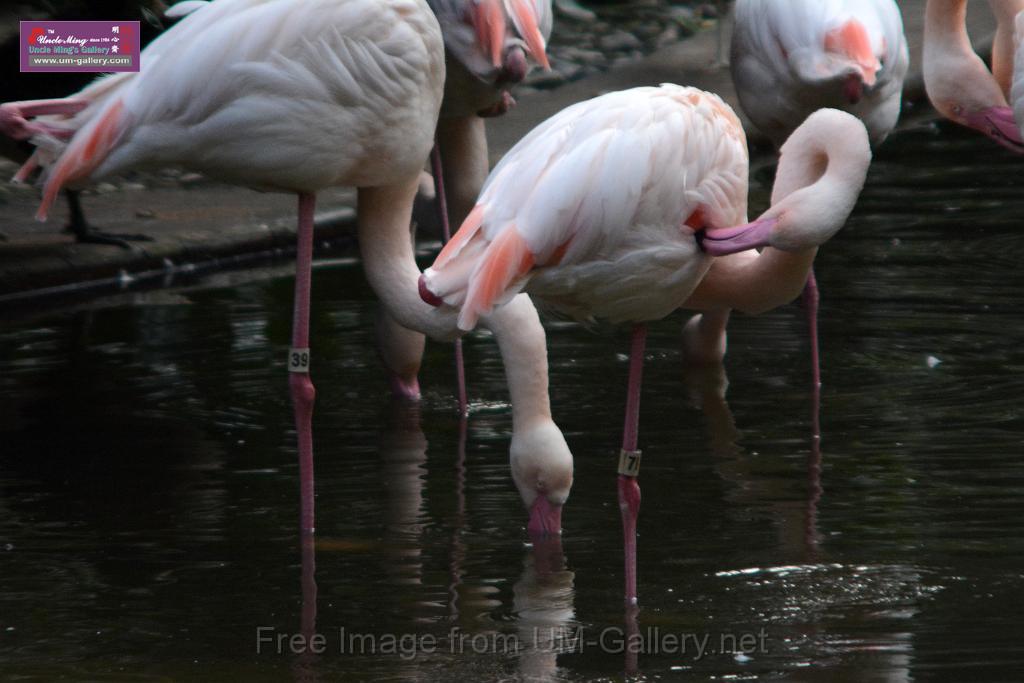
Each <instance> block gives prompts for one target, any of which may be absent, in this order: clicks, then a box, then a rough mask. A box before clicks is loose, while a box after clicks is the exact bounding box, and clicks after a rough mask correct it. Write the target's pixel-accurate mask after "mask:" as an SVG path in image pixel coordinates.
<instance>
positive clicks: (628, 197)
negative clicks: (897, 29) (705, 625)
mask: <svg viewBox="0 0 1024 683" xmlns="http://www.w3.org/2000/svg"><path fill="white" fill-rule="evenodd" d="M870 158H871V152H870V147H869V144H868V137H867V133H866V131H865V129H864V126H863V125H862V124H861V123H860V122H859V121H858V120H857V119H856V118H854V117H852V116H850V115H848V114H845V113H843V112H838V111H835V110H824V111H821V112H817V113H815V114H814V115H813V116H811V117H809V118H808V120H807V121H806V122H805V124H804V125H802V126H801V127H800V128H799V129H798V131H797V132H796V133H794V135H793V138H792V140H791V141H790V142H789V143H787V144H786V146H785V147H784V150H783V156H782V161H781V162H780V167H779V174H780V177H781V178H783V179H789V180H788V181H784V182H788V183H791V184H792V185H791V187H792V186H793V185H795V186H798V187H799V188H800V189H794V191H792V192H791V193H790V194H788V195H787V196H786V197H784V198H780V200H779V201H778V202H777V203H775V204H774V205H773V206H772V207H771V208H770V209H769V210H768V211H767V212H766V213H765V214H764V215H762V216H761V217H760V218H759V219H758V220H756V221H754V222H753V223H749V224H745V223H744V222H745V220H746V206H747V205H746V193H747V167H748V160H747V149H746V140H745V137H744V135H743V129H742V127H741V126H740V123H739V120H738V119H737V118H736V116H735V114H734V113H733V112H732V110H731V109H729V107H728V106H727V105H725V104H724V103H723V102H722V101H721V100H720V99H719V98H718V97H716V96H714V95H710V94H708V93H704V92H702V91H700V90H696V89H693V88H683V87H679V86H674V85H663V86H661V87H660V88H637V89H633V90H627V91H622V92H615V93H610V94H608V95H604V96H601V97H598V98H595V99H593V100H590V101H587V102H582V103H579V104H576V105H574V106H572V107H569V108H567V109H565V110H563V111H562V112H560V113H558V114H556V115H555V116H553V117H552V118H550V119H548V120H547V121H545V122H544V123H542V124H541V125H540V126H538V127H537V128H535V129H534V130H533V131H532V132H531V133H530V134H529V135H527V136H526V137H525V138H523V140H521V141H520V142H519V143H518V144H517V145H516V146H515V147H514V148H513V149H512V150H511V151H510V152H509V153H508V154H507V155H506V156H505V158H504V159H502V161H501V162H500V163H499V164H498V165H497V166H496V167H495V169H494V171H493V172H492V173H491V175H490V176H489V178H488V181H487V183H486V184H485V186H484V189H483V192H482V193H481V195H480V198H479V201H478V203H477V205H476V206H475V207H474V209H473V211H472V212H471V213H470V215H469V217H468V218H467V219H466V221H465V223H463V225H462V227H461V228H460V229H459V232H458V233H457V234H456V235H455V237H454V238H453V239H452V241H451V242H449V243H448V245H447V246H446V247H445V248H444V249H443V250H442V251H441V253H440V254H439V255H438V257H437V260H436V261H435V263H434V265H433V266H432V267H431V268H428V269H427V271H426V272H425V273H424V275H423V277H422V278H421V281H420V294H421V296H422V297H423V299H424V300H425V301H427V302H428V303H431V304H432V305H436V306H439V307H440V313H442V314H444V315H447V314H450V312H452V311H456V312H457V313H458V325H459V327H460V328H461V329H464V330H466V329H472V328H473V327H474V326H475V325H476V323H477V320H478V318H479V316H481V315H486V314H488V313H489V312H490V311H491V310H492V308H494V307H495V306H500V305H501V304H502V302H505V301H508V300H509V299H510V298H511V297H512V296H514V295H515V294H516V293H517V292H520V291H526V292H529V293H530V294H531V295H532V296H533V297H534V298H536V299H537V300H538V301H540V302H541V303H543V304H545V305H547V306H550V307H552V308H555V309H557V310H559V311H561V312H564V313H567V314H569V315H572V316H574V317H577V318H590V317H597V318H603V319H606V320H609V321H611V322H613V323H616V322H620V323H621V322H628V323H632V324H633V325H634V333H633V343H632V349H631V360H630V374H629V391H628V396H627V404H626V405H627V407H626V422H625V430H624V437H623V446H622V452H621V454H620V465H619V472H620V475H619V504H620V508H621V510H622V518H623V529H624V533H625V539H626V549H625V556H626V599H627V602H630V603H634V602H635V601H636V542H635V529H636V515H637V512H638V509H639V503H640V493H639V487H638V486H637V483H636V474H637V473H638V464H639V457H640V453H639V451H638V450H637V422H638V413H639V397H640V379H641V371H642V361H643V349H644V340H645V334H646V332H645V326H644V324H645V323H646V322H647V321H650V320H657V319H659V318H662V317H664V316H666V315H668V314H669V313H671V312H672V311H674V310H675V309H677V308H679V307H680V306H681V305H683V304H684V303H685V302H686V301H687V300H688V299H689V298H690V297H691V295H692V294H693V292H694V290H695V288H696V287H697V285H698V284H699V283H700V281H701V279H702V278H704V277H705V275H706V274H707V272H708V269H709V268H710V267H711V265H712V262H713V261H714V259H713V258H712V255H727V254H731V253H734V252H737V251H744V250H747V249H752V248H755V247H762V246H771V247H774V248H775V249H777V250H781V251H786V252H802V253H803V252H807V251H808V250H813V249H814V248H816V247H817V246H818V245H819V244H821V243H823V242H824V241H826V240H827V239H828V238H829V237H831V235H832V234H834V233H835V231H836V230H838V229H839V228H840V227H841V226H842V224H843V223H844V222H845V220H846V216H847V215H848V214H849V212H850V210H851V209H852V208H853V205H854V203H855V201H856V199H857V196H858V194H859V192H860V189H861V187H862V186H863V183H864V178H865V175H866V173H867V167H868V164H869V162H870ZM795 179H799V180H800V181H801V182H798V183H794V180H795ZM773 251H774V250H773ZM499 310H500V309H499ZM546 466H547V464H546V463H544V462H543V461H539V462H537V463H536V467H539V468H541V469H542V470H543V469H545V468H546ZM545 479H546V480H547V481H548V482H549V484H548V487H549V488H548V489H547V490H548V491H549V493H548V496H547V501H546V502H545V501H544V500H543V499H541V498H539V497H538V499H537V501H536V502H535V506H536V505H540V506H543V507H545V508H548V509H547V511H546V512H545V514H542V515H540V517H541V520H540V521H544V520H545V519H548V520H549V521H550V522H552V523H553V522H554V521H556V520H557V519H558V517H557V515H558V514H560V513H559V508H560V503H561V502H562V500H561V492H562V487H561V486H560V484H561V482H560V481H559V479H558V478H557V477H556V476H548V477H545ZM552 526H553V525H552ZM540 530H544V529H540ZM548 530H553V529H552V527H550V526H549V527H548Z"/></svg>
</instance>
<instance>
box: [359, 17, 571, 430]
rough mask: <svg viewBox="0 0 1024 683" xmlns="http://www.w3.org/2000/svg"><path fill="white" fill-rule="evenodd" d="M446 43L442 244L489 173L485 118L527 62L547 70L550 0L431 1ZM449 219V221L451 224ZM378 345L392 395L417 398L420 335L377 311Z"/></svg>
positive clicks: (439, 196)
mask: <svg viewBox="0 0 1024 683" xmlns="http://www.w3.org/2000/svg"><path fill="white" fill-rule="evenodd" d="M428 4H429V5H430V7H431V9H433V11H434V13H435V15H436V16H437V19H438V22H439V23H440V25H441V34H442V35H443V36H444V41H445V55H446V72H447V77H446V80H445V90H444V99H443V100H442V102H441V118H440V120H439V121H438V126H437V140H436V144H435V146H434V150H433V153H432V154H431V171H432V172H433V176H434V182H435V187H436V200H437V203H438V213H439V215H440V218H441V225H442V233H443V237H444V239H445V241H447V240H448V238H449V237H450V234H449V228H448V225H449V222H450V221H451V222H454V223H455V224H459V223H461V222H462V220H463V219H464V218H465V217H466V214H468V213H469V210H470V209H471V208H472V207H473V203H474V202H475V201H476V196H477V194H478V193H479V192H480V187H481V185H482V184H483V181H484V179H485V178H486V177H487V171H488V168H489V166H490V160H489V158H488V154H487V133H486V128H485V123H484V121H485V119H486V118H490V117H493V116H499V115H501V114H503V113H505V112H506V111H508V110H509V109H510V108H511V107H512V106H513V105H514V103H515V100H514V99H513V98H512V94H511V90H512V88H513V87H514V86H515V85H517V84H518V83H520V82H521V81H522V80H523V79H524V78H525V77H526V75H527V73H528V72H529V70H530V68H531V66H532V65H534V64H537V65H540V66H542V67H544V68H549V67H550V64H549V62H548V57H547V51H546V48H547V39H548V37H549V36H550V34H551V25H552V12H551V3H550V0H428ZM449 218H450V221H449ZM376 331H377V348H378V349H379V350H380V352H381V358H382V360H383V362H384V365H385V366H386V367H387V368H388V371H389V375H390V377H391V384H392V387H393V390H394V392H395V393H396V394H399V395H404V396H408V397H418V396H419V382H418V381H417V374H418V373H419V367H420V361H421V359H422V356H423V346H424V339H423V335H422V334H420V333H418V332H415V331H412V330H408V329H405V328H403V327H402V326H401V325H399V324H398V323H397V322H395V320H394V318H393V317H391V316H390V315H389V314H388V312H387V311H386V310H381V311H380V312H379V313H378V316H377V323H376ZM455 358H456V378H457V380H456V381H457V384H458V387H457V390H458V397H459V408H460V411H461V412H463V413H465V411H466V410H467V396H466V388H465V371H464V369H463V360H462V346H461V340H456V342H455Z"/></svg>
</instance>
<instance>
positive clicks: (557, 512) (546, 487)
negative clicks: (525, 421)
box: [511, 420, 572, 536]
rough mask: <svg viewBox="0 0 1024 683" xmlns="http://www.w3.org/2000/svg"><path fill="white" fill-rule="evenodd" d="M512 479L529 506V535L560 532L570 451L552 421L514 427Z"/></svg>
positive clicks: (568, 482)
mask: <svg viewBox="0 0 1024 683" xmlns="http://www.w3.org/2000/svg"><path fill="white" fill-rule="evenodd" d="M511 462H512V479H513V481H515V484H516V487H517V488H518V489H519V495H520V496H521V497H522V499H523V503H524V504H525V505H526V509H527V510H529V514H530V520H529V523H528V524H527V531H529V533H530V535H531V536H551V535H558V534H561V533H562V505H563V504H564V503H565V501H566V500H567V499H568V498H569V490H570V489H571V488H572V453H571V452H570V451H569V446H568V445H567V444H566V443H565V438H564V437H563V436H562V432H561V431H560V430H559V429H558V427H557V426H555V423H554V422H551V421H550V420H548V421H543V422H541V423H540V424H535V425H533V426H532V427H527V428H521V429H517V430H516V431H515V433H514V434H513V436H512V448H511Z"/></svg>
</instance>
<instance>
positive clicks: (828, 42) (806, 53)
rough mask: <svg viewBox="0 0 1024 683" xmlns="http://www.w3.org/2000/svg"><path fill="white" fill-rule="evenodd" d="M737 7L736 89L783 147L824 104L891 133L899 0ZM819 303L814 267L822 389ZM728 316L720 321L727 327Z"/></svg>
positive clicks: (899, 51) (750, 1)
mask: <svg viewBox="0 0 1024 683" xmlns="http://www.w3.org/2000/svg"><path fill="white" fill-rule="evenodd" d="M735 12H736V18H735V23H736V28H735V31H734V33H733V38H732V59H731V68H732V77H733V81H734V83H735V84H736V93H737V95H738V96H739V100H740V105H741V106H742V107H743V111H744V112H745V113H746V114H747V116H748V117H749V118H750V120H751V121H752V122H753V123H754V125H755V126H757V128H758V129H760V130H761V132H763V133H765V134H766V135H767V136H768V137H769V138H771V139H772V141H773V142H774V144H775V146H776V147H778V146H780V145H781V144H782V143H783V142H784V141H785V140H786V139H787V138H788V137H789V135H790V134H791V133H792V132H793V131H794V130H796V128H797V126H799V125H800V124H801V123H802V122H803V121H804V119H806V118H807V116H808V115H809V114H811V112H814V111H816V110H818V109H821V108H823V107H831V108H834V109H841V110H843V111H848V112H850V113H851V114H853V115H855V116H857V117H858V118H859V119H861V120H862V121H863V122H864V125H865V126H866V127H867V129H868V134H869V136H870V138H871V143H872V144H873V145H876V146H877V145H878V144H880V143H881V142H882V141H883V140H885V138H886V137H887V136H888V135H889V133H891V132H892V130H893V128H894V127H895V126H896V121H897V119H898V118H899V114H900V102H901V98H902V93H903V80H904V78H905V77H906V74H907V69H908V68H909V65H910V58H909V52H908V50H907V41H906V38H905V37H904V35H903V21H902V19H901V17H900V10H899V7H898V6H897V5H896V3H895V2H894V1H893V0H795V1H792V2H784V3H782V2H774V1H773V0H738V1H737V3H736V10H735ZM818 301H819V292H818V284H817V280H816V279H815V277H814V271H813V270H811V271H809V273H808V276H807V284H806V289H805V291H804V304H805V306H806V309H807V318H808V327H809V329H810V337H811V367H812V374H813V386H814V388H815V389H817V387H819V386H820V384H821V379H820V374H821V373H820V366H821V364H820V361H819V350H818V321H817V317H818ZM724 321H725V319H724V318H720V319H719V320H718V321H717V324H718V325H720V326H724V324H725V322H724ZM710 322H711V320H710V319H705V320H704V324H705V325H707V324H709V323H710ZM723 334H724V331H723ZM719 336H721V335H719ZM723 339H724V338H723ZM720 343H724V341H722V342H720Z"/></svg>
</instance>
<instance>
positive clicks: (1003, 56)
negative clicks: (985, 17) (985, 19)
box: [924, 0, 1024, 153]
mask: <svg viewBox="0 0 1024 683" xmlns="http://www.w3.org/2000/svg"><path fill="white" fill-rule="evenodd" d="M989 6H990V7H991V9H992V11H993V13H994V14H995V16H996V21H997V25H998V28H997V30H996V35H995V40H994V42H993V45H992V71H989V69H988V67H986V66H985V63H984V62H983V61H982V60H981V57H979V56H978V55H977V54H976V53H975V52H974V48H973V47H971V41H970V38H969V37H968V35H967V26H966V20H967V0H928V3H927V4H926V6H925V22H924V85H925V89H926V90H927V92H928V99H929V100H931V103H932V105H933V106H934V107H935V109H937V110H938V112H939V113H940V114H942V115H943V116H944V117H946V118H947V119H949V120H950V121H954V122H955V123H959V124H960V125H962V126H967V127H968V128H973V129H974V130H976V131H978V132H980V133H982V134H983V135H986V136H988V137H989V138H991V139H992V140H994V141H995V142H997V143H999V144H1000V145H1002V146H1003V147H1006V148H1007V149H1010V150H1012V151H1014V152H1018V153H1021V152H1024V137H1022V136H1021V130H1020V125H1019V123H1018V121H1017V120H1015V118H1014V112H1013V109H1012V108H1011V106H1010V103H1009V101H1008V99H1009V98H1011V97H1012V96H1013V95H1012V94H1011V87H1012V86H1014V85H1015V81H1017V80H1019V79H1020V78H1021V75H1020V73H1021V70H1020V69H1015V68H1014V62H1015V57H1014V51H1015V49H1016V48H1015V46H1014V40H1013V31H1014V28H1013V27H1014V20H1015V18H1016V17H1017V15H1018V14H1019V13H1020V12H1021V10H1024V1H1022V0H990V2H989Z"/></svg>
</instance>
